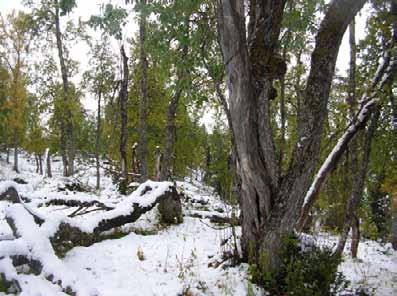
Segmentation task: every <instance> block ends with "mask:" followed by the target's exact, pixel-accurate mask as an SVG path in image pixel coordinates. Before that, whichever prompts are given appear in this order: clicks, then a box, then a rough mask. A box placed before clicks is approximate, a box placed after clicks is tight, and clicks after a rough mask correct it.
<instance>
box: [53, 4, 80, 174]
mask: <svg viewBox="0 0 397 296" xmlns="http://www.w3.org/2000/svg"><path fill="white" fill-rule="evenodd" d="M54 6H55V14H54V17H55V37H56V43H57V50H58V58H59V64H60V67H61V76H62V87H63V102H64V108H65V110H63V112H64V114H65V116H62V118H61V146H63V147H61V151H65V152H64V154H63V155H62V160H63V164H64V166H66V168H65V167H64V174H65V176H72V175H73V174H74V156H75V147H74V139H73V121H72V112H71V106H70V104H71V98H70V94H69V78H68V69H67V67H66V63H65V57H64V53H63V43H62V33H61V26H60V19H59V2H58V0H54Z"/></svg>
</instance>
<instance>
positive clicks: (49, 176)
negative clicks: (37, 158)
mask: <svg viewBox="0 0 397 296" xmlns="http://www.w3.org/2000/svg"><path fill="white" fill-rule="evenodd" d="M46 165H47V177H48V178H52V171H51V155H50V151H48V153H47V161H46Z"/></svg>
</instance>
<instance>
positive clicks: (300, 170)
mask: <svg viewBox="0 0 397 296" xmlns="http://www.w3.org/2000/svg"><path fill="white" fill-rule="evenodd" d="M364 2H365V1H364V0H361V1H354V2H353V1H348V0H336V1H332V2H331V5H330V6H329V9H328V11H327V13H326V15H325V17H324V20H323V21H322V24H321V26H320V29H319V32H318V34H317V37H316V46H315V50H314V52H313V54H312V61H311V71H310V74H309V77H308V82H307V87H306V92H305V96H304V98H303V102H302V112H301V114H300V118H299V120H298V142H297V143H296V145H295V149H294V153H293V157H292V161H291V163H290V166H289V168H290V169H289V171H288V172H287V173H286V175H285V176H283V178H280V168H279V166H278V161H277V156H276V152H275V147H274V139H273V135H272V129H271V125H270V115H269V102H270V100H271V99H272V98H274V87H273V81H274V80H275V79H280V78H281V77H282V76H283V75H284V73H285V63H284V62H283V61H280V58H278V57H277V56H276V48H277V43H278V38H279V34H280V28H281V21H282V17H283V10H284V6H285V1H275V0H273V1H272V0H268V1H251V2H250V4H249V6H250V7H249V16H250V21H249V24H248V34H246V30H245V15H246V14H245V6H244V2H243V1H237V0H221V1H220V2H219V7H218V12H219V15H218V23H219V35H220V42H221V46H222V51H223V58H224V64H225V67H226V74H227V80H228V86H229V94H230V113H231V120H232V123H233V134H234V137H235V143H236V152H237V158H238V164H239V175H240V177H241V181H242V188H241V201H240V206H241V215H242V241H241V243H242V244H241V245H242V251H243V256H244V259H246V260H248V261H249V262H253V263H257V264H258V266H259V268H260V269H261V270H262V271H264V272H265V271H270V272H272V271H276V270H277V269H278V268H279V266H280V260H281V259H280V257H279V250H280V247H281V244H282V240H283V238H284V237H285V236H288V235H291V234H292V233H293V230H294V225H295V223H296V221H297V220H298V217H299V212H300V208H301V206H302V204H303V201H304V197H305V193H306V190H307V188H308V187H309V185H310V181H311V180H310V179H311V176H312V174H313V172H314V169H315V167H316V164H317V160H318V155H319V147H320V141H321V136H322V132H323V123H324V120H325V116H326V113H327V101H328V96H329V91H330V86H331V81H332V77H333V74H334V69H335V63H336V58H337V54H338V49H339V45H340V43H341V40H342V37H343V34H344V31H345V30H346V28H347V26H348V24H349V23H350V22H351V20H352V18H353V16H354V15H355V14H356V13H357V11H358V10H359V9H360V8H361V7H362V6H363V4H364ZM247 35H248V37H247ZM248 40H249V42H248ZM260 258H261V260H259V259H260ZM262 259H264V260H262ZM259 261H262V262H259Z"/></svg>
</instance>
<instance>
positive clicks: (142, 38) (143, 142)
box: [138, 0, 149, 181]
mask: <svg viewBox="0 0 397 296" xmlns="http://www.w3.org/2000/svg"><path fill="white" fill-rule="evenodd" d="M140 5H141V7H142V8H143V10H142V11H141V12H140V18H139V43H140V67H141V81H140V82H141V83H140V90H141V97H140V101H139V144H138V159H139V162H140V174H141V181H145V180H146V179H147V177H148V167H147V154H148V147H147V145H148V144H147V115H148V99H149V98H148V85H147V84H148V82H147V68H148V61H147V55H146V48H145V47H146V44H145V43H146V13H145V12H144V9H145V7H144V6H146V0H141V2H140Z"/></svg>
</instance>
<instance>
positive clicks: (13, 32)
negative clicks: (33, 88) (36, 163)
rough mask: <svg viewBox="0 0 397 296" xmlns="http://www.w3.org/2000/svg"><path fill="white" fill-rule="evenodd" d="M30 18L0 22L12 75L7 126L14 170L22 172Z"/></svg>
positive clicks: (10, 17)
mask: <svg viewBox="0 0 397 296" xmlns="http://www.w3.org/2000/svg"><path fill="white" fill-rule="evenodd" d="M28 25H29V18H28V16H27V15H26V14H24V13H18V14H17V15H16V14H15V12H14V13H12V14H10V15H8V16H7V18H6V19H4V17H1V19H0V48H1V51H0V57H1V59H2V60H3V61H5V63H6V65H7V68H8V73H9V75H10V77H9V80H8V84H9V85H8V99H6V102H5V105H6V109H8V110H10V114H9V116H8V117H7V126H8V127H9V128H10V129H11V131H12V142H13V145H14V165H13V169H14V170H15V171H16V172H19V170H18V146H20V145H21V143H22V140H23V135H24V132H25V114H26V113H25V111H26V100H27V90H26V87H27V77H26V73H25V72H24V70H25V69H26V66H27V65H26V63H27V51H28V50H29V44H30V35H29V34H28Z"/></svg>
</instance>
